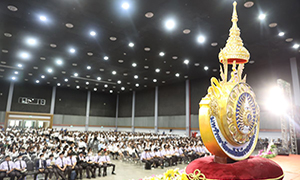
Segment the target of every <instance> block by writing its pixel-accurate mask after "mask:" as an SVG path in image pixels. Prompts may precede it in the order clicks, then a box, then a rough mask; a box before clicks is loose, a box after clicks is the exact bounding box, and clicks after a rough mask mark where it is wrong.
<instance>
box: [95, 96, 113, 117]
mask: <svg viewBox="0 0 300 180" xmlns="http://www.w3.org/2000/svg"><path fill="white" fill-rule="evenodd" d="M116 97H117V96H116V95H115V94H108V93H100V92H92V93H91V107H90V116H101V117H115V116H116Z"/></svg>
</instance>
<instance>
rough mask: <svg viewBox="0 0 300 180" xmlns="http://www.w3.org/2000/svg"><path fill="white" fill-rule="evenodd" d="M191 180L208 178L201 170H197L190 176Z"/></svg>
mask: <svg viewBox="0 0 300 180" xmlns="http://www.w3.org/2000/svg"><path fill="white" fill-rule="evenodd" d="M188 177H189V179H190V180H206V177H205V175H204V174H203V173H201V171H200V170H199V169H196V170H195V171H194V172H193V173H190V174H188Z"/></svg>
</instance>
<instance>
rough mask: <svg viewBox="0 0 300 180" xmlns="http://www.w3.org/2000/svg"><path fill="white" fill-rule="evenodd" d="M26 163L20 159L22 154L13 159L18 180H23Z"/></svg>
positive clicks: (25, 173)
mask: <svg viewBox="0 0 300 180" xmlns="http://www.w3.org/2000/svg"><path fill="white" fill-rule="evenodd" d="M26 168H27V165H26V163H25V161H23V160H22V156H21V155H19V156H18V160H17V161H15V173H16V176H17V178H18V180H23V179H24V177H25V176H26V175H27V172H26V170H27V169H26Z"/></svg>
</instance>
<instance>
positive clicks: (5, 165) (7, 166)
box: [0, 156, 16, 180]
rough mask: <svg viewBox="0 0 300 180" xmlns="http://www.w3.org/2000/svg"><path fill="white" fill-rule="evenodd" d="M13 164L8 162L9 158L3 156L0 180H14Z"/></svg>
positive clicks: (0, 166) (0, 165)
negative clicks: (6, 179)
mask: <svg viewBox="0 0 300 180" xmlns="http://www.w3.org/2000/svg"><path fill="white" fill-rule="evenodd" d="M14 170H15V164H14V163H13V162H12V161H11V160H10V156H5V161H3V162H2V163H1V164H0V180H3V178H4V177H6V176H8V177H10V180H14V179H15V176H16V173H15V171H14Z"/></svg>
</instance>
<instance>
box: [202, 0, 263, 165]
mask: <svg viewBox="0 0 300 180" xmlns="http://www.w3.org/2000/svg"><path fill="white" fill-rule="evenodd" d="M236 5H237V3H236V2H234V3H233V14H232V19H231V21H232V27H231V29H230V30H229V31H230V33H229V38H228V40H227V43H226V46H225V47H224V48H223V49H221V51H220V53H219V60H220V62H221V63H222V64H223V68H222V66H220V76H221V80H217V79H216V78H215V77H213V78H211V86H210V87H209V88H208V93H207V95H206V96H205V97H204V98H202V100H201V101H200V109H199V127H200V133H201V137H202V140H203V143H204V144H205V146H206V148H207V149H208V150H209V151H210V152H211V153H212V154H214V155H215V156H218V157H221V158H222V157H224V158H226V157H229V158H231V159H233V160H243V159H246V158H248V157H249V156H250V155H251V153H252V152H253V150H254V148H255V146H256V142H257V138H258V133H259V113H260V111H259V107H258V104H257V103H256V100H255V94H254V92H253V91H252V89H251V87H250V86H249V85H248V84H247V83H246V76H244V78H242V73H243V69H244V64H245V63H247V62H248V60H249V58H250V54H249V52H248V50H247V49H246V48H245V47H244V46H243V41H242V39H241V37H240V29H239V28H238V26H237V21H238V16H237V12H236ZM228 65H232V71H231V73H230V75H231V78H230V79H229V80H227V77H228ZM237 66H238V67H237Z"/></svg>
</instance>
